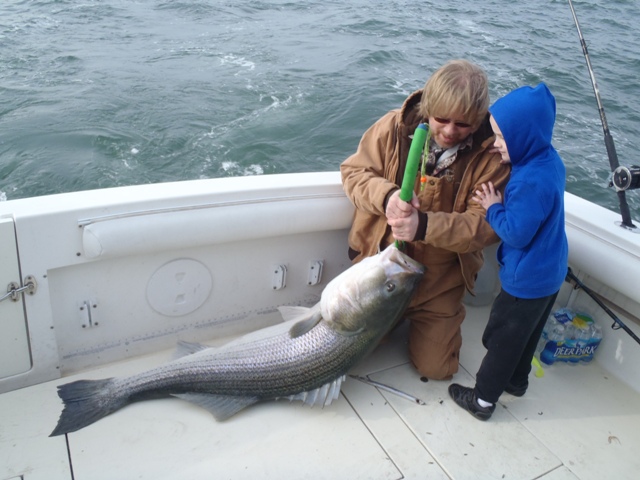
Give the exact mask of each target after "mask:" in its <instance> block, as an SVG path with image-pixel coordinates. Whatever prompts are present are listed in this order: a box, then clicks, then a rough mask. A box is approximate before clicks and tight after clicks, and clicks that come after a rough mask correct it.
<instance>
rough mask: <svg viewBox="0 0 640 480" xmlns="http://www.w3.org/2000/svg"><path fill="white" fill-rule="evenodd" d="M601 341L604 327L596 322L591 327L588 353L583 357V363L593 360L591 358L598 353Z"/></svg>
mask: <svg viewBox="0 0 640 480" xmlns="http://www.w3.org/2000/svg"><path fill="white" fill-rule="evenodd" d="M600 341H602V327H601V326H600V325H596V324H595V323H594V324H592V325H591V327H590V338H589V342H588V344H587V352H586V353H587V354H586V355H584V356H583V357H582V362H583V363H589V362H591V360H593V356H594V354H595V353H596V349H597V348H598V345H600Z"/></svg>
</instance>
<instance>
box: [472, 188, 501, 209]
mask: <svg viewBox="0 0 640 480" xmlns="http://www.w3.org/2000/svg"><path fill="white" fill-rule="evenodd" d="M472 200H473V201H475V202H478V203H479V204H480V205H482V206H483V207H484V209H485V210H488V209H489V207H490V206H491V205H493V204H494V203H502V195H501V194H500V192H499V191H496V189H495V187H494V186H493V183H492V182H489V184H486V183H483V184H482V190H476V194H475V196H474V197H472Z"/></svg>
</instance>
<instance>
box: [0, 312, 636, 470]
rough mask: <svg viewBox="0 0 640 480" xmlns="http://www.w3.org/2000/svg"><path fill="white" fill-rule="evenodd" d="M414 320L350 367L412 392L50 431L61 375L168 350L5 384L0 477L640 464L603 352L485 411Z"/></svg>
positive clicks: (350, 384)
mask: <svg viewBox="0 0 640 480" xmlns="http://www.w3.org/2000/svg"><path fill="white" fill-rule="evenodd" d="M487 315H488V307H471V308H468V316H467V319H466V321H465V323H464V325H463V337H464V342H463V349H462V354H461V364H462V367H463V368H461V370H460V371H459V372H458V373H457V374H456V375H455V376H454V379H453V381H455V382H458V383H461V384H463V385H470V386H471V385H473V377H474V375H475V373H476V371H477V368H478V366H479V364H480V361H481V360H482V356H483V355H484V348H483V347H482V345H481V343H480V337H481V333H482V329H483V327H484V324H485V322H486V318H487ZM406 334H407V329H406V326H403V327H401V328H398V329H397V330H396V331H394V333H393V335H392V337H391V338H390V339H389V341H388V342H386V343H384V344H383V345H381V346H379V347H378V348H377V349H376V351H375V352H374V353H373V354H372V355H371V356H370V357H369V358H368V359H367V360H366V361H365V362H363V363H362V364H361V365H359V366H358V367H357V368H356V369H355V370H354V371H353V372H351V373H354V374H358V375H368V376H369V377H370V378H371V379H372V380H376V381H379V382H382V383H384V384H387V385H390V386H393V387H395V388H398V389H399V390H402V391H404V392H406V393H409V394H411V395H414V396H416V397H419V398H420V399H422V400H424V401H425V402H426V405H423V406H422V405H418V404H416V403H413V402H411V401H409V400H407V399H405V398H402V397H399V396H396V395H394V394H392V393H388V392H385V391H380V390H378V389H376V388H375V387H372V386H370V385H366V384H364V383H361V382H358V381H357V380H353V379H348V381H347V382H345V384H344V385H343V390H342V394H341V396H340V398H339V399H338V400H337V401H336V402H334V403H333V404H332V405H331V406H329V407H326V408H324V409H321V408H310V407H308V406H304V405H302V404H301V403H300V402H295V403H291V404H289V402H288V401H278V402H269V403H265V404H261V405H257V406H253V407H250V408H248V409H247V410H245V411H243V412H240V413H239V414H238V415H236V416H235V417H232V418H231V419H229V420H228V421H226V422H222V423H218V422H216V421H215V420H214V419H213V417H212V416H211V415H210V414H209V413H208V412H206V411H205V410H202V409H200V408H198V407H195V406H193V405H191V404H189V403H187V402H184V401H181V400H178V399H163V400H153V401H146V402H141V403H138V404H133V405H130V406H128V407H126V408H124V409H122V410H120V411H118V412H116V413H114V414H112V415H110V416H108V417H106V418H104V419H103V420H100V421H99V422H97V423H95V424H93V425H91V426H89V427H87V428H85V429H83V430H80V431H78V432H75V433H72V434H69V435H68V445H69V450H70V455H68V454H67V443H66V440H65V437H64V436H61V437H55V438H50V437H48V435H49V433H50V432H51V430H52V429H53V427H54V426H55V424H56V421H57V418H58V415H59V413H60V410H61V402H60V401H59V399H58V398H57V395H56V385H58V384H61V383H66V382H69V381H72V380H74V379H78V378H103V377H108V376H114V375H129V374H132V373H134V372H138V371H141V370H144V369H146V368H149V367H152V366H155V365H157V364H159V363H161V362H163V361H165V360H167V359H168V358H169V357H170V355H171V353H170V352H162V353H158V354H155V355H151V356H147V357H144V358H138V359H134V360H130V361H126V362H122V363H118V364H112V365H109V366H107V367H104V368H100V369H98V370H94V371H91V372H85V373H83V374H79V375H76V376H73V377H67V378H65V379H61V380H58V381H55V382H49V383H46V384H42V385H37V386H34V387H29V388H25V389H22V390H17V391H15V392H10V393H7V394H4V395H1V396H0V426H1V428H0V480H6V479H13V478H14V477H17V478H22V477H21V475H22V476H23V478H25V479H27V480H33V479H47V480H57V479H70V478H72V476H71V475H72V473H71V467H70V464H69V459H68V458H69V456H70V458H71V466H72V469H73V476H74V478H75V479H77V480H81V479H91V480H95V479H109V480H111V479H115V478H117V479H129V478H131V479H133V478H136V479H138V478H142V479H154V480H155V479H190V480H193V479H200V478H203V479H204V478H207V479H209V478H225V479H226V478H229V479H244V478H247V479H249V478H251V479H253V478H278V479H280V478H313V479H316V478H327V479H328V478H331V479H336V478H344V479H408V478H415V479H418V478H419V479H424V478H429V479H440V478H442V479H446V478H453V479H485V478H486V479H509V478H511V479H537V478H544V479H545V480H560V479H585V480H586V479H594V480H595V479H602V478H616V479H627V478H628V479H631V478H636V476H635V475H636V472H637V471H638V469H639V468H640V455H639V454H638V452H640V435H638V432H639V431H640V394H638V393H637V392H635V391H633V390H632V389H631V388H629V387H627V386H626V385H624V384H623V383H622V382H620V381H619V380H617V379H616V378H615V377H614V376H612V375H610V374H608V373H607V372H606V371H605V370H603V369H601V367H600V366H599V365H598V364H597V363H592V364H590V365H584V366H582V365H581V366H576V367H571V366H568V365H554V366H552V367H548V368H546V371H545V375H544V377H542V378H536V377H534V376H533V374H532V376H531V380H530V388H529V391H528V392H527V394H526V395H525V396H524V397H522V398H516V397H512V396H510V395H508V394H504V395H503V396H502V398H501V399H500V405H499V406H498V408H497V409H496V411H495V413H494V415H493V417H492V418H491V419H490V420H489V421H488V422H481V421H479V420H476V419H475V418H473V417H472V416H471V415H469V414H468V413H467V412H465V411H463V410H462V409H460V408H459V407H457V406H456V405H455V404H454V403H453V401H452V400H451V399H450V398H449V396H448V394H447V387H448V385H449V384H450V382H437V381H430V382H426V383H425V382H422V381H421V380H420V377H419V375H418V374H417V373H416V371H415V370H414V369H413V367H412V366H411V365H410V363H409V362H408V359H407V354H406Z"/></svg>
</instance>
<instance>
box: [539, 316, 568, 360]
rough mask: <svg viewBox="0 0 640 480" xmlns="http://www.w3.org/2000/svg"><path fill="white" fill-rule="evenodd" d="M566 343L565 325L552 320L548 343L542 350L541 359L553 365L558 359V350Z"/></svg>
mask: <svg viewBox="0 0 640 480" xmlns="http://www.w3.org/2000/svg"><path fill="white" fill-rule="evenodd" d="M563 343H564V325H562V324H561V323H559V322H551V325H550V330H549V331H548V333H547V339H546V343H545V345H544V348H543V349H542V351H541V352H540V361H541V362H542V363H544V364H546V365H553V363H554V362H555V361H556V359H557V358H556V351H557V350H558V348H559V347H561V346H562V345H563Z"/></svg>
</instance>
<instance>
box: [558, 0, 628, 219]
mask: <svg viewBox="0 0 640 480" xmlns="http://www.w3.org/2000/svg"><path fill="white" fill-rule="evenodd" d="M569 7H570V8H571V14H572V15H573V21H574V22H575V24H576V29H577V30H578V37H579V38H580V45H581V46H582V53H583V54H584V58H585V60H586V61H587V68H588V69H589V77H590V78H591V85H592V86H593V92H594V93H595V96H596V102H597V104H598V112H599V113H600V122H601V123H602V130H603V132H604V144H605V147H606V148H607V156H608V157H609V165H610V167H611V171H612V172H613V180H612V182H610V183H609V186H613V187H614V188H615V190H616V193H617V194H618V202H619V203H620V213H621V214H622V224H621V226H622V227H623V228H627V229H635V228H637V227H636V226H635V225H634V224H633V222H632V220H631V213H630V212H629V205H628V204H627V197H626V196H625V191H626V190H633V189H635V188H639V187H640V167H638V166H635V165H633V166H631V167H630V168H627V167H624V166H620V163H619V162H618V155H617V153H616V147H615V145H614V143H613V137H612V136H611V133H610V132H609V125H608V123H607V117H606V116H605V114H604V107H603V106H602V101H601V100H600V92H599V91H598V84H597V82H596V77H595V75H594V74H593V68H591V60H590V58H589V51H588V50H587V43H586V42H585V41H584V37H583V36H582V30H580V24H579V23H578V17H577V16H576V11H575V10H574V8H573V3H572V2H571V0H569Z"/></svg>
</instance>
